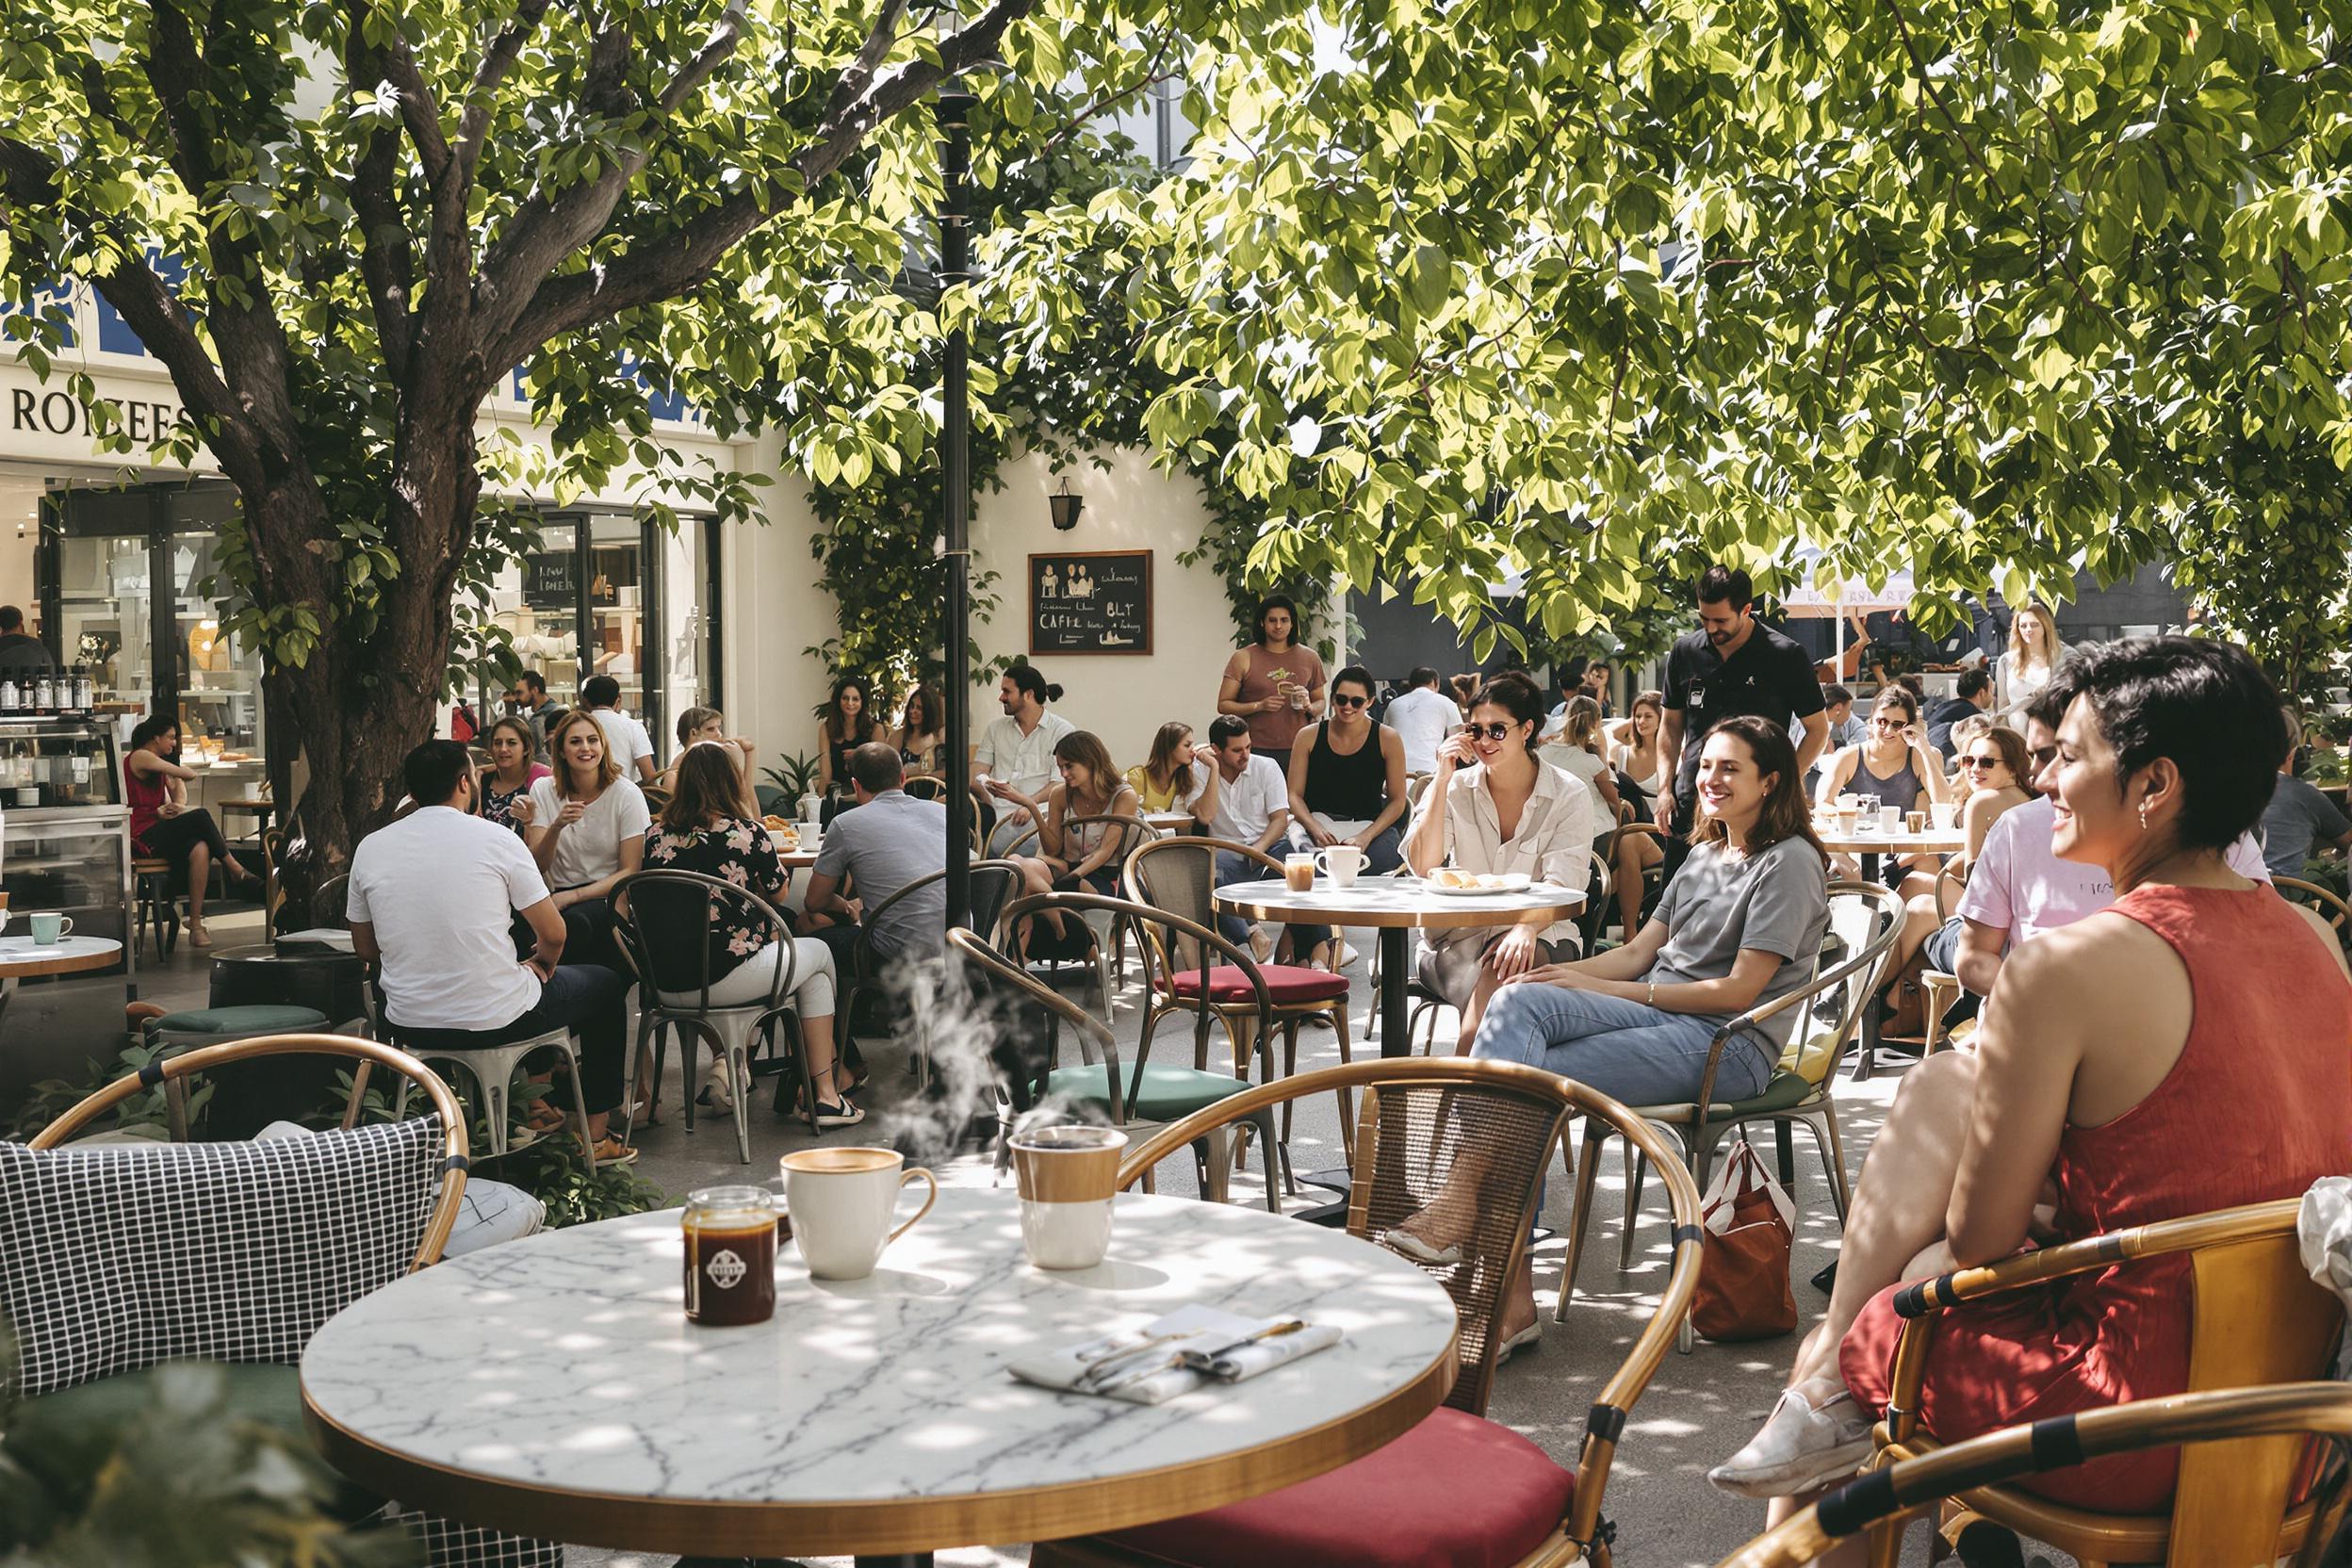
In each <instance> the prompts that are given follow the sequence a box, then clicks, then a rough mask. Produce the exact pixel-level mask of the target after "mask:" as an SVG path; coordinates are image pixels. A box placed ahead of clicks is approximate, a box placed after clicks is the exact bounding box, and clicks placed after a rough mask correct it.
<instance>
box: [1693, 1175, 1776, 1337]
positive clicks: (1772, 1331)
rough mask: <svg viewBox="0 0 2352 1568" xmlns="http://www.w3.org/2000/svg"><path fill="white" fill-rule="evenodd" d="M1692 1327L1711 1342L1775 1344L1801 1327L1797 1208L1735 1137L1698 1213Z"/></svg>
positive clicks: (1710, 1183)
mask: <svg viewBox="0 0 2352 1568" xmlns="http://www.w3.org/2000/svg"><path fill="white" fill-rule="evenodd" d="M1700 1212H1701V1219H1702V1224H1701V1230H1702V1232H1703V1233H1702V1235H1701V1236H1700V1238H1699V1249H1700V1251H1699V1289H1698V1294H1697V1296H1696V1297H1695V1298H1694V1299H1692V1301H1691V1327H1692V1328H1693V1329H1695V1330H1697V1331H1699V1332H1700V1333H1702V1334H1704V1335H1706V1336H1707V1338H1708V1339H1712V1340H1719V1341H1736V1340H1743V1339H1772V1338H1774V1337H1776V1336H1778V1335H1780V1334H1785V1333H1787V1332H1789V1331H1790V1330H1792V1329H1794V1328H1795V1327H1796V1326H1797V1299H1796V1297H1795V1296H1794V1295H1793V1294H1791V1293H1790V1291H1789V1249H1790V1245H1791V1243H1792V1242H1793V1240H1794V1238H1795V1229H1794V1226H1793V1224H1792V1221H1793V1220H1794V1219H1795V1217H1796V1205H1795V1204H1793V1203H1791V1202H1790V1201H1789V1194H1788V1193H1787V1192H1786V1191H1784V1190H1783V1189H1782V1187H1781V1184H1779V1183H1778V1182H1775V1181H1773V1180H1772V1173H1771V1172H1770V1171H1769V1170H1767V1169H1766V1168H1765V1166H1764V1161H1763V1159H1762V1157H1761V1156H1759V1155H1758V1154H1757V1153H1756V1150H1755V1149H1754V1148H1752V1147H1751V1146H1750V1145H1749V1143H1748V1140H1747V1139H1745V1138H1738V1139H1735V1140H1734V1141H1733V1143H1732V1145H1731V1148H1730V1150H1729V1151H1728V1152H1726V1153H1725V1155H1724V1157H1723V1163H1722V1164H1721V1165H1719V1166H1718V1167H1716V1168H1715V1175H1714V1179H1713V1180H1712V1181H1710V1182H1708V1183H1707V1199H1706V1201H1705V1203H1704V1204H1703V1205H1702V1207H1701V1211H1700Z"/></svg>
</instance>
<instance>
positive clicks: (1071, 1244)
mask: <svg viewBox="0 0 2352 1568" xmlns="http://www.w3.org/2000/svg"><path fill="white" fill-rule="evenodd" d="M1010 1143H1011V1148H1012V1154H1013V1176H1014V1180H1015V1181H1016V1182H1017V1183H1018V1184H1019V1185H1020V1188H1021V1247H1022V1250H1025V1251H1026V1252H1027V1253H1028V1254H1029V1261H1030V1262H1031V1263H1033V1264H1035V1265H1037V1266H1038V1267H1039V1268H1092V1267H1093V1266H1095V1265H1097V1264H1099V1263H1101V1262H1102V1261H1103V1254H1104V1253H1106V1252H1108V1251H1109V1250H1110V1247H1111V1207H1112V1195H1113V1194H1114V1193H1116V1192H1117V1191H1118V1190H1119V1152H1120V1151H1121V1150H1123V1149H1125V1148H1126V1147H1127V1135H1126V1134H1124V1133H1121V1132H1118V1131H1116V1130H1114V1129H1112V1128H1109V1127H1086V1126H1073V1125H1064V1126H1059V1127H1042V1128H1039V1129H1037V1131H1035V1132H1022V1133H1015V1134H1014V1135H1012V1138H1011V1140H1010Z"/></svg>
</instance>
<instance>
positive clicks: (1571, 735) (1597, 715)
mask: <svg viewBox="0 0 2352 1568" xmlns="http://www.w3.org/2000/svg"><path fill="white" fill-rule="evenodd" d="M1560 742H1561V743H1563V744H1565V745H1572V746H1579V747H1581V748H1583V749H1584V750H1586V751H1589V752H1592V753H1593V755H1594V756H1596V757H1597V756H1598V755H1600V750H1601V705H1600V704H1599V703H1597V702H1594V701H1593V699H1592V698H1591V697H1570V698H1569V699H1568V712H1567V715H1566V717H1565V718H1564V719H1563V720H1562V721H1561V726H1560Z"/></svg>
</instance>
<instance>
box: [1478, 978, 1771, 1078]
mask: <svg viewBox="0 0 2352 1568" xmlns="http://www.w3.org/2000/svg"><path fill="white" fill-rule="evenodd" d="M1714 1039H1715V1025H1714V1024H1712V1023H1709V1022H1707V1021H1706V1020H1704V1019H1701V1018H1697V1017H1693V1016H1692V1015H1691V1014H1689V1013H1668V1012H1661V1011H1660V1010H1658V1008H1656V1007H1651V1006H1645V1005H1642V1003H1639V1002H1627V1001H1624V1000H1622V999H1621V998H1618V997H1614V996H1602V995H1599V994H1597V993H1595V992H1593V991H1579V990H1570V989H1569V988H1566V987H1564V986H1545V985H1536V984H1521V985H1515V986H1505V987H1503V988H1501V989H1500V990H1498V991H1496V992H1495V1000H1494V1001H1492V1002H1490V1003H1488V1004H1487V1008H1486V1017H1485V1018H1484V1019H1482V1020H1480V1021H1479V1023H1478V1040H1477V1042H1476V1043H1475V1044H1473V1045H1472V1046H1471V1048H1470V1054H1472V1055H1473V1056H1487V1057H1491V1058H1493V1059H1494V1060H1496V1061H1503V1062H1520V1063H1524V1064H1525V1065H1527V1066H1528V1067H1534V1068H1541V1069H1543V1070H1544V1071H1546V1072H1557V1073H1559V1074H1560V1075H1561V1076H1562V1077H1566V1078H1574V1079H1575V1080H1576V1082H1577V1083H1579V1084H1583V1085H1585V1086H1588V1087H1591V1088H1595V1089H1598V1090H1600V1092H1601V1093H1603V1094H1606V1095H1609V1096H1611V1097H1613V1098H1615V1099H1617V1100H1621V1101H1623V1102H1625V1103H1626V1104H1628V1105H1674V1104H1681V1103H1685V1102H1687V1101H1691V1100H1696V1099H1697V1098H1698V1095H1699V1079H1700V1078H1701V1077H1702V1076H1703V1075H1705V1073H1706V1071H1707V1048H1708V1046H1710V1045H1711V1044H1713V1043H1714ZM1771 1076H1772V1062H1770V1061H1768V1060H1767V1059H1766V1058H1765V1048H1764V1047H1763V1046H1762V1045H1760V1044H1758V1043H1757V1042H1756V1041H1755V1040H1753V1039H1750V1038H1748V1037H1745V1036H1741V1037H1737V1038H1735V1039H1733V1040H1732V1042H1731V1043H1730V1044H1729V1045H1727V1046H1725V1047H1724V1048H1723V1065H1722V1066H1721V1067H1720V1068H1718V1069H1717V1070H1716V1073H1715V1099H1716V1101H1717V1102H1718V1103H1721V1102H1723V1101H1726V1100H1745V1099H1748V1098H1749V1097H1750V1096H1752V1095H1757V1094H1761V1093H1763V1092H1764V1085H1765V1083H1766V1082H1767V1081H1768V1080H1769V1079H1770V1078H1771Z"/></svg>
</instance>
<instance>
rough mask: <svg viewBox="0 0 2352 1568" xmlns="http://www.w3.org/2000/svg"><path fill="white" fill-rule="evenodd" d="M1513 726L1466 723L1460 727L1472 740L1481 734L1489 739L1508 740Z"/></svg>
mask: <svg viewBox="0 0 2352 1568" xmlns="http://www.w3.org/2000/svg"><path fill="white" fill-rule="evenodd" d="M1515 727H1516V726H1513V725H1507V724H1466V725H1463V726H1462V733H1463V734H1464V735H1467V736H1469V737H1470V739H1472V740H1474V741H1475V740H1478V739H1479V738H1480V737H1481V736H1483V737H1484V738H1485V739H1487V740H1490V741H1508V740H1510V739H1511V730H1512V729H1513V728H1515Z"/></svg>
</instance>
